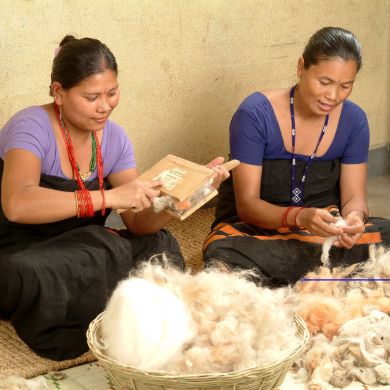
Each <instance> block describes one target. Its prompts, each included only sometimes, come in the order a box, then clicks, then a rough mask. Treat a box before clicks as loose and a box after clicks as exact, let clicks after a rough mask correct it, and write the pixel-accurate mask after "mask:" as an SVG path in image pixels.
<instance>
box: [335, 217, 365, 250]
mask: <svg viewBox="0 0 390 390" xmlns="http://www.w3.org/2000/svg"><path fill="white" fill-rule="evenodd" d="M345 221H346V222H347V226H343V227H342V229H343V233H341V235H340V236H339V238H338V239H337V240H336V241H335V243H334V245H336V246H339V247H343V248H347V249H351V248H352V247H353V246H354V245H355V244H356V241H357V240H358V239H359V238H360V237H361V236H362V234H363V233H364V230H365V226H364V222H363V220H362V217H361V213H359V212H356V213H355V212H351V213H349V214H348V215H347V216H346V217H345Z"/></svg>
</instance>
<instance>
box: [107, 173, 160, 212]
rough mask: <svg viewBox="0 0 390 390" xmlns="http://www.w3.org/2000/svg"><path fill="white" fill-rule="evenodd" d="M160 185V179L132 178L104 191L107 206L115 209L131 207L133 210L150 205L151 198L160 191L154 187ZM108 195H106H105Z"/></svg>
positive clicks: (140, 209) (137, 210)
mask: <svg viewBox="0 0 390 390" xmlns="http://www.w3.org/2000/svg"><path fill="white" fill-rule="evenodd" d="M160 185H162V182H161V180H152V181H143V180H138V179H134V180H132V181H130V182H128V183H125V184H122V185H121V186H119V187H115V188H113V189H111V190H109V191H107V192H106V201H107V205H108V207H110V208H112V209H114V210H117V209H131V210H133V211H135V212H139V211H142V210H143V209H146V208H149V207H150V206H151V204H152V203H151V202H152V200H153V199H154V198H155V197H156V196H158V195H159V193H160V191H158V190H156V189H155V188H156V187H158V186H160ZM107 195H108V196H107Z"/></svg>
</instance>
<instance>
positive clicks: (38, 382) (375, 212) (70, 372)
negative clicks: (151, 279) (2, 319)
mask: <svg viewBox="0 0 390 390" xmlns="http://www.w3.org/2000/svg"><path fill="white" fill-rule="evenodd" d="M389 195H390V176H380V177H374V178H370V179H369V181H368V203H369V209H370V215H372V216H378V217H385V218H390V204H389ZM112 223H113V224H115V223H117V221H115V220H113V221H112ZM28 382H29V383H28V385H29V387H27V388H28V389H35V390H41V389H42V390H43V389H46V390H47V389H50V390H52V389H57V390H58V389H65V390H92V389H93V390H115V389H116V387H115V386H114V384H113V383H112V381H111V380H110V378H109V377H108V376H107V373H106V372H105V371H104V370H103V369H102V368H101V367H100V366H98V365H97V364H96V363H91V364H85V365H81V366H78V367H73V368H70V369H67V370H63V371H60V372H57V373H50V374H47V375H45V376H43V377H38V378H34V379H32V380H29V381H28ZM30 386H31V387H30ZM18 388H20V389H22V388H23V387H15V389H18ZM306 388H307V387H306V386H305V385H303V384H298V383H297V382H296V381H295V380H294V378H293V377H292V375H291V374H288V375H287V377H286V380H285V382H284V383H283V385H282V387H281V390H290V389H296V390H303V389H306ZM346 389H350V390H352V389H361V390H363V389H366V390H368V389H380V390H383V389H388V390H389V389H390V386H389V385H382V386H366V387H364V386H363V385H362V384H361V383H353V384H352V385H350V386H348V387H347V388H346Z"/></svg>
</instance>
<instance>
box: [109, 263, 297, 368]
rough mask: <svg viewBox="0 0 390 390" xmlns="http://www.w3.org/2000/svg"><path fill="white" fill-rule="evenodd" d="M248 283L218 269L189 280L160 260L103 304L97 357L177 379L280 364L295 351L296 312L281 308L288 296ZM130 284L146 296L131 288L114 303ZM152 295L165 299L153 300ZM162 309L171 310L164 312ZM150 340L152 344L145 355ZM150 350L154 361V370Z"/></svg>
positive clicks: (243, 277)
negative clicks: (141, 283) (139, 286)
mask: <svg viewBox="0 0 390 390" xmlns="http://www.w3.org/2000/svg"><path fill="white" fill-rule="evenodd" d="M251 276H253V275H251V273H250V272H246V271H245V272H243V271H241V272H227V271H226V270H221V269H217V268H211V269H207V270H204V271H202V272H199V273H197V274H195V275H191V274H190V273H189V272H182V271H180V270H177V269H176V268H174V267H172V266H170V265H168V262H167V261H166V260H164V259H163V260H161V259H160V261H156V260H155V259H154V260H153V259H152V260H151V261H149V262H146V263H144V264H143V265H142V266H141V268H139V269H138V270H137V271H135V272H132V273H131V274H130V275H129V279H128V280H125V281H122V282H121V284H120V286H119V287H118V289H116V290H115V291H114V293H113V295H112V297H111V299H110V301H109V303H108V306H107V310H106V312H105V315H104V318H103V321H102V344H103V345H102V352H103V353H105V354H106V355H108V356H111V357H113V356H116V357H117V358H116V360H118V361H120V362H124V363H125V364H127V365H130V366H132V367H135V368H138V369H146V370H150V371H161V372H166V373H174V374H200V373H202V374H203V373H213V372H230V371H236V370H243V369H247V368H251V367H255V366H258V365H262V364H265V363H271V362H273V361H277V360H279V359H281V358H284V357H285V356H286V355H288V354H289V353H290V352H292V351H293V350H295V349H296V348H297V346H298V345H299V344H300V339H299V337H298V336H297V335H296V326H295V323H294V315H293V312H292V311H291V308H290V306H287V305H286V306H284V305H283V302H284V301H285V300H286V298H288V294H289V290H288V289H280V290H270V289H267V288H262V287H259V286H256V285H255V284H254V283H253V282H251V281H250V280H249V278H250V277H251ZM134 279H137V280H143V281H145V282H148V283H149V284H150V285H149V287H150V291H148V289H147V288H145V289H143V290H142V291H139V292H137V291H136V289H135V290H133V291H132V292H131V294H132V296H130V295H129V294H127V295H126V294H124V295H122V299H117V294H118V291H121V286H123V285H126V284H131V283H132V281H133V280H134ZM151 286H153V287H151ZM145 287H146V286H145ZM155 289H161V290H165V293H166V294H168V295H166V296H164V295H163V294H161V295H160V296H157V295H156V291H155ZM167 296H169V298H168V300H167V301H166V298H167ZM135 300H138V301H139V302H140V303H139V304H134V301H135ZM168 301H169V302H168ZM172 302H174V303H172ZM178 302H181V304H179V303H178ZM158 306H161V307H164V309H163V310H159V309H157V307H158ZM166 307H170V308H171V309H172V310H170V311H169V312H167V313H164V310H165V308H166ZM176 310H177V313H176ZM123 311H125V312H127V315H126V316H123V315H120V313H121V312H123ZM151 311H155V313H154V314H153V315H149V314H148V313H150V312H151ZM159 316H161V318H159ZM177 318H179V321H178V320H177ZM133 323H136V324H137V326H134V325H132V324H133ZM161 327H163V328H161ZM153 334H156V335H157V337H153V340H152V342H149V344H146V346H147V348H142V346H143V343H145V340H147V339H148V337H150V335H153ZM175 334H176V337H175ZM139 340H141V342H139ZM168 340H169V342H167V341H168ZM151 344H153V345H151ZM153 350H156V351H158V355H159V359H158V361H156V359H154V361H153V364H151V363H150V360H149V357H150V355H151V354H152V351H153ZM119 356H120V359H119V358H118V357H119Z"/></svg>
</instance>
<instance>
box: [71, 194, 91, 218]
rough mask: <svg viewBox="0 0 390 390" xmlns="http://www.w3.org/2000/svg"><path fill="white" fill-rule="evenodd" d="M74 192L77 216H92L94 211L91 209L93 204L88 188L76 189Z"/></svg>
mask: <svg viewBox="0 0 390 390" xmlns="http://www.w3.org/2000/svg"><path fill="white" fill-rule="evenodd" d="M75 194H76V205H77V217H78V218H84V217H93V216H94V214H95V212H94V210H93V204H92V199H91V194H90V192H89V191H88V190H86V189H85V190H77V191H75Z"/></svg>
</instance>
